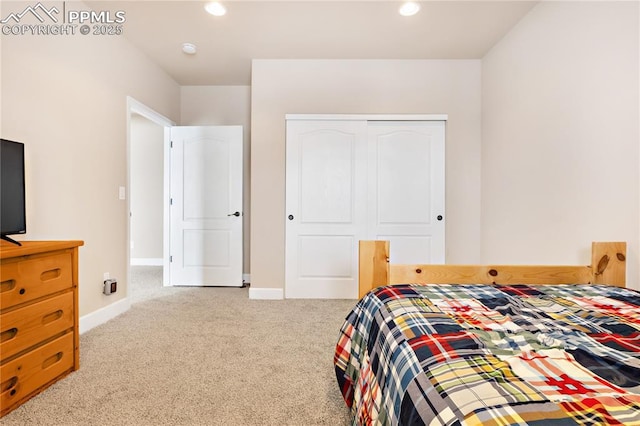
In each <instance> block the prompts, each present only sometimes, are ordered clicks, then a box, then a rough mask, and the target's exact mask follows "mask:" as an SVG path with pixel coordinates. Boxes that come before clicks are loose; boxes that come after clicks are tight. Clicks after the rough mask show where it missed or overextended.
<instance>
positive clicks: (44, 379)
mask: <svg viewBox="0 0 640 426" xmlns="http://www.w3.org/2000/svg"><path fill="white" fill-rule="evenodd" d="M73 350H74V348H73V333H67V334H65V335H64V336H61V337H59V338H57V339H56V340H53V341H51V342H49V343H47V344H46V345H44V346H41V347H39V348H37V349H35V350H33V351H31V352H28V353H26V354H24V355H22V356H20V357H18V358H16V359H14V360H13V361H10V362H8V363H6V364H4V365H3V366H2V367H0V407H2V413H0V414H5V413H6V412H8V411H10V410H11V409H12V408H14V407H13V406H14V405H15V404H16V403H19V402H21V400H22V399H24V398H25V397H31V396H33V395H30V394H31V393H32V392H33V391H35V390H38V389H39V388H40V387H42V386H44V385H46V384H48V383H50V382H52V381H53V380H54V379H56V378H58V377H59V376H60V375H62V374H64V373H65V372H69V371H71V370H72V369H73ZM34 395H35V394H34Z"/></svg>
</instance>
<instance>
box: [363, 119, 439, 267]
mask: <svg viewBox="0 0 640 426" xmlns="http://www.w3.org/2000/svg"><path fill="white" fill-rule="evenodd" d="M367 130H368V136H367V138H368V193H369V201H368V209H367V211H368V214H367V234H368V238H370V239H380V240H390V241H391V247H392V250H391V259H390V261H391V262H392V263H409V264H411V263H444V261H445V244H444V242H445V240H444V229H445V227H444V207H445V206H444V195H445V194H444V191H445V187H444V182H445V175H444V160H445V158H444V148H445V146H444V141H445V134H444V132H445V122H444V121H422V122H416V121H370V122H369V124H368V129H367Z"/></svg>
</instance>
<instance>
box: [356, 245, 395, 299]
mask: <svg viewBox="0 0 640 426" xmlns="http://www.w3.org/2000/svg"><path fill="white" fill-rule="evenodd" d="M358 249H359V250H358V298H361V297H362V296H364V295H365V294H367V292H368V291H369V290H371V289H374V288H376V287H380V286H383V285H387V284H389V241H360V244H359V247H358Z"/></svg>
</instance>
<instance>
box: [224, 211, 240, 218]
mask: <svg viewBox="0 0 640 426" xmlns="http://www.w3.org/2000/svg"><path fill="white" fill-rule="evenodd" d="M227 216H235V217H238V216H240V212H235V213H231V214H228V215H227Z"/></svg>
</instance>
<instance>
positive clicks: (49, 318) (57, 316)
mask: <svg viewBox="0 0 640 426" xmlns="http://www.w3.org/2000/svg"><path fill="white" fill-rule="evenodd" d="M63 313H64V312H63V311H62V309H58V310H57V311H55V312H51V313H50V314H47V315H45V316H43V317H42V324H48V323H50V322H54V321H56V320H58V319H60V317H62V314H63Z"/></svg>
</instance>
